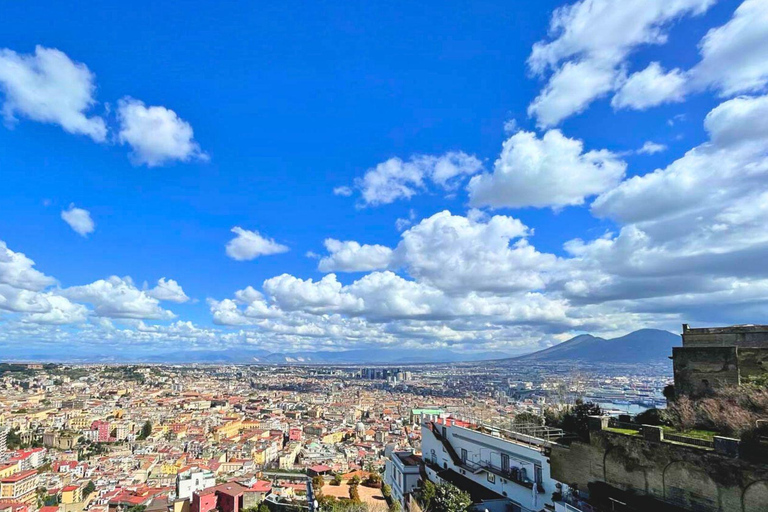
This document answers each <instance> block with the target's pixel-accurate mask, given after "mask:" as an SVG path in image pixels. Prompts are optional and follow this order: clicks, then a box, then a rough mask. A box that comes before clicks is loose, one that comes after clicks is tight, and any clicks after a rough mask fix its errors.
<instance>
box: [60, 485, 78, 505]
mask: <svg viewBox="0 0 768 512" xmlns="http://www.w3.org/2000/svg"><path fill="white" fill-rule="evenodd" d="M81 501H83V489H82V487H80V486H79V485H68V486H66V487H64V488H63V489H62V490H61V502H62V503H63V504H64V505H69V504H72V503H80V502H81Z"/></svg>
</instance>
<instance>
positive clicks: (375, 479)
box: [362, 472, 381, 487]
mask: <svg viewBox="0 0 768 512" xmlns="http://www.w3.org/2000/svg"><path fill="white" fill-rule="evenodd" d="M362 484H363V485H364V486H366V487H381V475H380V474H379V473H376V472H372V473H371V474H369V475H368V478H366V479H365V480H363V482H362Z"/></svg>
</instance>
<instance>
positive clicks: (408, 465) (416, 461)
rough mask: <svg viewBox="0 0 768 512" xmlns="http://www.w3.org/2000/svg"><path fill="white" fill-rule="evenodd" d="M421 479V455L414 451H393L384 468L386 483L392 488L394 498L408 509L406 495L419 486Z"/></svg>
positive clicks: (404, 508)
mask: <svg viewBox="0 0 768 512" xmlns="http://www.w3.org/2000/svg"><path fill="white" fill-rule="evenodd" d="M420 480H421V457H419V456H417V455H414V454H413V452H392V453H391V454H390V456H389V458H388V459H387V462H386V466H385V469H384V483H386V484H387V485H389V487H390V488H391V489H392V499H395V500H397V501H399V502H400V506H401V507H402V510H406V506H405V495H407V494H410V493H412V492H413V491H414V490H415V489H416V488H417V487H419V481H420Z"/></svg>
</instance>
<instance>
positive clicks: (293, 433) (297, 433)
mask: <svg viewBox="0 0 768 512" xmlns="http://www.w3.org/2000/svg"><path fill="white" fill-rule="evenodd" d="M302 434H303V432H302V431H301V429H300V428H296V427H294V428H292V429H290V430H289V431H288V440H289V441H301V437H302Z"/></svg>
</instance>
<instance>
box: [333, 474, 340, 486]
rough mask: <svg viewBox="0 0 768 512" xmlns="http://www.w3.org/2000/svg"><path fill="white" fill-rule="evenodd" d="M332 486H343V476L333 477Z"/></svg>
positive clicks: (336, 475)
mask: <svg viewBox="0 0 768 512" xmlns="http://www.w3.org/2000/svg"><path fill="white" fill-rule="evenodd" d="M331 485H341V475H340V474H338V473H336V474H335V475H333V480H331Z"/></svg>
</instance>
